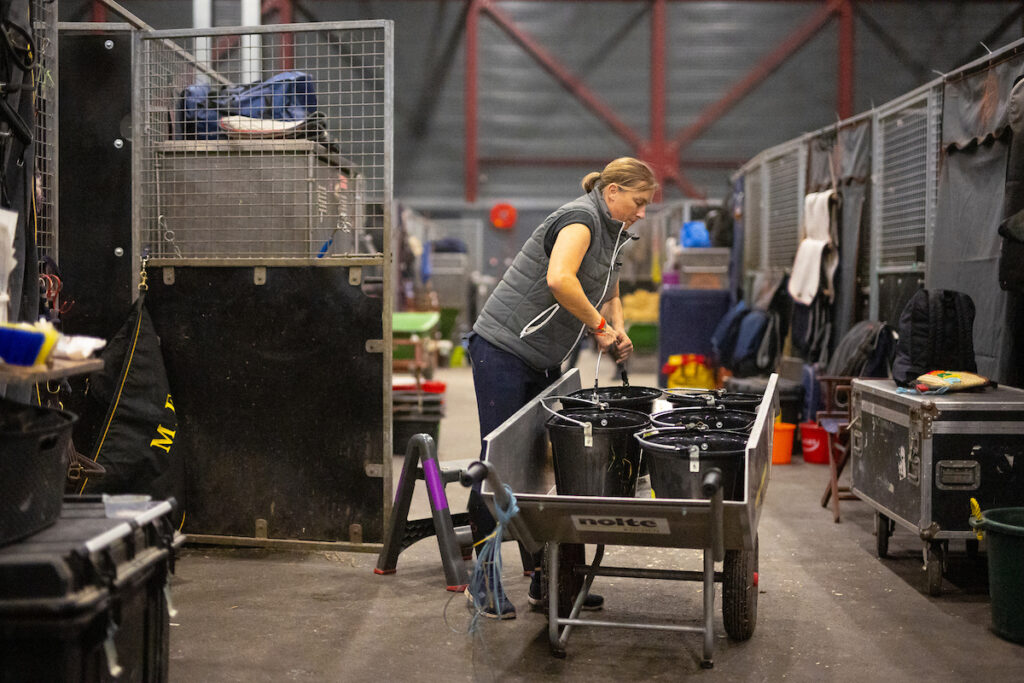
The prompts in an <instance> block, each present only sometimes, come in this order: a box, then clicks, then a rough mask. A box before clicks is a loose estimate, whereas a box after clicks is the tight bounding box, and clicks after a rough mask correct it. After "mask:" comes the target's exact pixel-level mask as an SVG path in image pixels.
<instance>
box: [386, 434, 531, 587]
mask: <svg viewBox="0 0 1024 683" xmlns="http://www.w3.org/2000/svg"><path fill="white" fill-rule="evenodd" d="M471 462H474V461H472V460H467V461H465V464H467V465H468V464H469V463H471ZM448 464H454V463H451V462H450V463H448ZM460 464H461V463H460ZM461 474H462V468H458V469H448V470H444V469H441V466H440V464H439V462H438V460H437V447H436V445H435V444H434V439H433V438H431V437H430V435H429V434H416V435H414V436H413V437H412V438H411V439H410V440H409V446H408V447H407V448H406V451H405V463H404V464H403V465H402V475H401V477H400V478H399V480H398V486H397V487H396V491H395V504H394V506H393V507H392V508H391V520H390V522H389V524H388V528H387V531H386V533H385V535H384V547H383V548H381V551H380V555H378V556H377V566H376V567H374V569H373V573H374V574H394V573H395V572H396V571H397V567H398V555H399V554H400V553H401V552H402V551H403V550H405V549H406V548H408V547H409V546H411V545H412V544H413V543H415V542H416V541H419V540H422V539H424V538H427V537H429V536H437V547H438V550H440V551H441V566H442V567H443V568H444V578H445V583H446V585H447V589H448V590H450V591H462V590H465V589H466V586H468V585H469V573H468V572H467V571H466V561H467V560H469V559H470V558H471V557H472V553H473V535H472V533H471V532H470V528H469V514H468V513H465V512H462V513H457V514H454V515H453V514H451V511H450V510H449V508H448V496H447V495H445V492H444V487H445V486H446V485H447V484H450V483H451V482H455V481H459V475H461ZM417 479H422V480H424V481H425V482H426V483H427V495H428V496H429V499H430V512H431V518H430V519H414V520H410V519H409V505H410V504H411V503H412V495H413V491H414V489H415V488H416V480H417ZM520 555H521V557H522V560H523V573H524V574H529V573H530V572H531V571H532V570H533V566H532V565H533V559H532V556H530V555H529V554H528V553H527V552H526V551H525V549H523V548H522V547H521V546H520Z"/></svg>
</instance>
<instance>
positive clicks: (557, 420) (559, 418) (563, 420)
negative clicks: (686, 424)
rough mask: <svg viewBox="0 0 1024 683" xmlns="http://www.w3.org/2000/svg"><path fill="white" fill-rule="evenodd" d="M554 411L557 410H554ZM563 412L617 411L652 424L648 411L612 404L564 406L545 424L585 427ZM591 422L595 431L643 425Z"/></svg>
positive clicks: (548, 425) (610, 430)
mask: <svg viewBox="0 0 1024 683" xmlns="http://www.w3.org/2000/svg"><path fill="white" fill-rule="evenodd" d="M552 412H555V411H552ZM563 412H598V413H609V414H612V413H615V414H619V413H626V414H627V416H634V415H635V416H636V417H637V418H640V419H642V420H643V422H642V424H646V425H650V424H651V416H650V415H648V414H647V413H641V412H640V411H639V410H630V409H628V408H618V407H615V406H610V407H608V408H602V407H601V406H592V407H587V408H584V407H580V408H572V407H570V408H563V409H562V410H559V411H557V413H556V414H554V415H552V416H551V417H549V418H548V420H547V422H546V423H545V425H546V426H547V427H557V428H575V429H579V430H582V429H583V427H582V426H581V425H579V424H577V423H575V422H573V421H572V419H571V418H570V417H569V416H565V415H562V413H563ZM590 424H591V429H593V430H594V431H595V432H613V431H617V430H620V429H632V430H636V429H638V428H639V429H642V427H638V426H628V427H627V426H619V427H608V426H601V425H597V424H594V423H592V422H591V423H590Z"/></svg>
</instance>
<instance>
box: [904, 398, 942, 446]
mask: <svg viewBox="0 0 1024 683" xmlns="http://www.w3.org/2000/svg"><path fill="white" fill-rule="evenodd" d="M938 414H939V409H938V408H937V407H936V406H935V402H934V401H925V402H924V403H922V404H921V405H920V406H915V407H913V408H911V409H910V425H911V428H912V429H914V431H917V432H920V434H921V438H922V439H930V438H932V421H933V420H934V419H935V417H936V416H937V415H938Z"/></svg>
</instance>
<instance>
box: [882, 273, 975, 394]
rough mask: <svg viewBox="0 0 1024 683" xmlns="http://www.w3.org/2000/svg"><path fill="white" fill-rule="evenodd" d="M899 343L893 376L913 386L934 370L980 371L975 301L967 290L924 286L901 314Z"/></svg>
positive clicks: (898, 380) (902, 382)
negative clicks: (976, 350)
mask: <svg viewBox="0 0 1024 683" xmlns="http://www.w3.org/2000/svg"><path fill="white" fill-rule="evenodd" d="M898 330H899V335H900V338H899V342H898V343H897V344H896V357H895V359H894V360H893V366H892V376H893V379H894V380H896V383H897V384H899V385H901V386H910V385H911V384H913V382H914V380H915V379H917V378H918V377H919V376H920V375H923V374H925V373H926V372H930V371H932V370H962V371H966V372H977V371H978V365H977V363H976V362H975V359H974V301H973V300H971V297H970V296H968V295H967V294H964V293H963V292H957V291H953V290H949V289H930V290H929V289H922V290H919V291H918V292H916V293H915V294H914V296H912V297H911V298H910V301H908V302H907V305H906V306H905V307H904V308H903V312H902V313H900V322H899V326H898Z"/></svg>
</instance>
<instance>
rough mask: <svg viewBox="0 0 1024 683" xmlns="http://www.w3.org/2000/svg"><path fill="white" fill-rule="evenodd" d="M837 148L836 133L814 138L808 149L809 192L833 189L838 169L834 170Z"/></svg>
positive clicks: (827, 133) (836, 180) (832, 132)
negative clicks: (834, 155)
mask: <svg viewBox="0 0 1024 683" xmlns="http://www.w3.org/2000/svg"><path fill="white" fill-rule="evenodd" d="M835 146H836V134H835V132H834V131H831V132H826V133H824V134H822V135H821V136H819V137H816V138H813V139H812V140H811V141H810V143H809V144H808V147H807V152H808V154H807V191H808V192H821V191H822V190H827V189H829V188H831V187H832V185H833V182H836V183H838V178H837V177H836V178H834V177H833V176H834V174H835V173H836V172H837V169H835V168H834V162H833V160H832V159H833V154H834V152H835Z"/></svg>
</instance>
